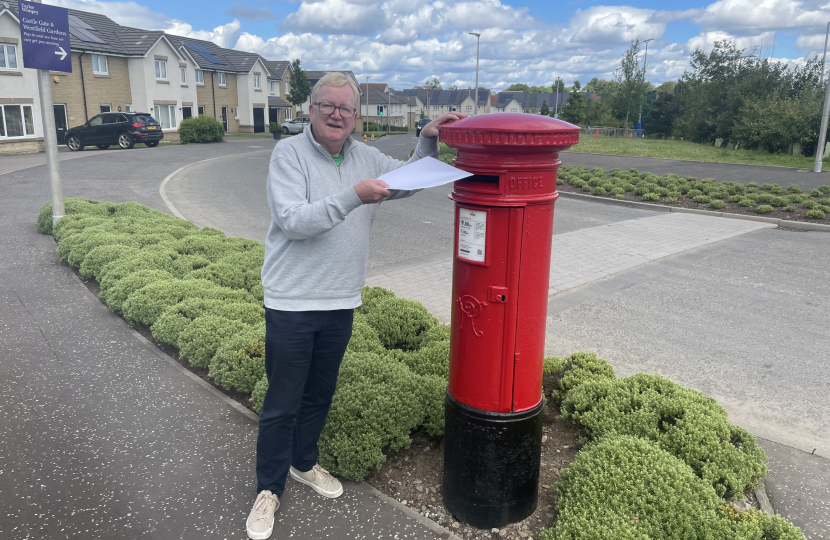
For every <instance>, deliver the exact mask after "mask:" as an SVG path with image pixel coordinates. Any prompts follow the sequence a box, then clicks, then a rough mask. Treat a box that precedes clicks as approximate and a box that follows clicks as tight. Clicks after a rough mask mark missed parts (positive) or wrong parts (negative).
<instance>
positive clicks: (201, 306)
mask: <svg viewBox="0 0 830 540" xmlns="http://www.w3.org/2000/svg"><path fill="white" fill-rule="evenodd" d="M204 315H216V316H219V317H223V318H225V319H230V320H233V321H239V322H242V323H244V324H247V325H249V326H256V325H259V324H262V323H263V322H264V320H265V309H264V308H263V307H262V306H261V305H257V304H248V303H228V302H224V301H222V300H213V299H207V298H201V297H193V298H186V299H184V300H182V301H181V302H179V303H178V304H176V305H174V306H172V307H169V308H168V309H167V310H166V311H165V312H164V313H162V315H161V316H160V317H158V318H157V319H156V322H154V323H153V326H151V327H150V331H151V332H152V333H153V337H154V338H155V339H156V341H159V342H162V343H168V344H170V345H173V346H175V347H178V346H179V334H180V333H181V332H182V331H183V330H184V329H185V328H187V327H188V326H189V325H190V323H191V322H193V320H195V319H196V318H198V317H202V316H204Z"/></svg>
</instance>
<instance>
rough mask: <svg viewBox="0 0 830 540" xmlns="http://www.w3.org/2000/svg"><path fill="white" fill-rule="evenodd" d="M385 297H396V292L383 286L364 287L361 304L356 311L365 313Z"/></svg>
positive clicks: (361, 292) (361, 293)
mask: <svg viewBox="0 0 830 540" xmlns="http://www.w3.org/2000/svg"><path fill="white" fill-rule="evenodd" d="M384 298H395V293H393V292H392V291H390V290H389V289H384V288H383V287H363V288H362V289H361V290H360V302H361V305H360V307H358V308H357V309H356V310H355V311H356V312H357V313H361V314H364V315H365V314H366V313H368V312H369V310H370V309H371V308H372V306H373V305H374V303H375V302H377V301H378V300H382V299H384Z"/></svg>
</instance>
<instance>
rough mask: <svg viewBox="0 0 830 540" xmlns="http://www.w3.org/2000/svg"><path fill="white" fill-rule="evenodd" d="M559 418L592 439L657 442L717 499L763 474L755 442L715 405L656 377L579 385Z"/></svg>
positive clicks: (740, 490) (751, 483) (760, 453)
mask: <svg viewBox="0 0 830 540" xmlns="http://www.w3.org/2000/svg"><path fill="white" fill-rule="evenodd" d="M562 415H563V416H564V417H565V418H569V419H571V420H572V421H573V422H575V423H576V424H578V425H579V426H581V427H582V428H583V429H584V430H585V432H586V433H587V435H588V437H589V438H590V439H591V440H596V439H600V438H603V437H613V436H618V435H633V436H636V437H639V438H642V439H646V440H650V441H654V442H656V443H657V444H658V445H659V446H660V447H661V448H662V449H664V450H666V451H667V452H669V453H671V454H672V455H674V456H676V457H677V458H679V459H681V460H683V461H684V462H685V463H686V464H687V465H689V466H690V467H691V468H692V469H693V470H694V471H695V473H696V474H697V475H698V476H699V477H700V478H702V479H704V480H705V481H706V482H707V483H708V484H710V485H712V486H713V487H714V488H715V491H717V493H718V494H719V495H720V496H732V495H734V494H738V493H741V494H742V493H743V492H744V490H745V489H746V488H749V487H752V486H754V485H755V484H756V483H757V480H758V478H760V477H762V476H764V475H765V474H766V473H767V468H766V466H765V465H764V463H765V461H766V456H765V455H764V451H763V450H762V449H761V448H760V447H759V446H758V445H757V444H756V442H755V437H753V436H752V435H751V434H750V433H749V432H748V431H746V430H744V429H742V428H739V427H737V426H732V425H730V424H729V422H727V419H726V411H725V410H724V409H723V407H721V406H720V405H719V404H718V402H717V401H715V400H714V399H712V398H708V397H705V396H703V395H702V394H700V393H699V392H696V391H694V390H691V389H688V388H683V387H682V386H680V385H679V384H677V383H675V382H672V381H670V380H668V379H664V378H663V377H660V376H659V375H647V374H644V373H638V374H637V375H632V376H631V377H625V378H623V379H620V380H612V379H604V380H592V381H590V382H587V383H585V384H581V385H579V386H577V387H576V388H572V389H571V390H570V391H568V392H567V395H566V396H565V398H564V400H563V401H562Z"/></svg>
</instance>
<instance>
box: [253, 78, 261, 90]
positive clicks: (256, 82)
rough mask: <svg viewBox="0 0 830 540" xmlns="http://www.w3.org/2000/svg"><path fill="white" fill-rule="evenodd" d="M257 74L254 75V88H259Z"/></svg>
mask: <svg viewBox="0 0 830 540" xmlns="http://www.w3.org/2000/svg"><path fill="white" fill-rule="evenodd" d="M259 89H260V88H259V75H254V90H259Z"/></svg>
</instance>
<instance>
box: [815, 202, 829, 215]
mask: <svg viewBox="0 0 830 540" xmlns="http://www.w3.org/2000/svg"><path fill="white" fill-rule="evenodd" d="M815 210H819V211H821V212H824V213H825V214H826V213H828V212H830V207H828V206H824V205H823V204H822V205H819V206H816V207H815Z"/></svg>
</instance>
